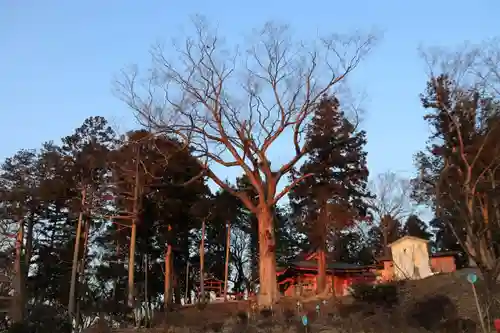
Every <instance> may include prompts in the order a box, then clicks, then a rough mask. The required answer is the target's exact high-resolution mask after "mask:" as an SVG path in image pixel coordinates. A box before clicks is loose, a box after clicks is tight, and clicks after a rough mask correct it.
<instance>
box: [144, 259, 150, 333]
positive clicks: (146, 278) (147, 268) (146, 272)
mask: <svg viewBox="0 0 500 333" xmlns="http://www.w3.org/2000/svg"><path fill="white" fill-rule="evenodd" d="M148 270H149V257H148V255H147V254H145V255H144V304H145V305H146V318H145V322H146V323H145V324H146V327H149V323H150V320H151V314H150V313H149V309H150V307H149V295H148V288H149V286H148Z"/></svg>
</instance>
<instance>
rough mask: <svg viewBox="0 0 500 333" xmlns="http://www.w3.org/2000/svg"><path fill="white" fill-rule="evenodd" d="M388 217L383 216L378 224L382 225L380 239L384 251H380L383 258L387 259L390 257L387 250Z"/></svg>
mask: <svg viewBox="0 0 500 333" xmlns="http://www.w3.org/2000/svg"><path fill="white" fill-rule="evenodd" d="M388 218H389V217H388V216H387V215H384V216H383V217H382V220H381V221H380V223H381V224H382V239H383V246H384V249H383V251H382V253H383V255H384V257H389V256H390V252H389V251H390V249H389V246H388V245H389V221H388Z"/></svg>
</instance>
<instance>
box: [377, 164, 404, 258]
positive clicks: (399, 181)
mask: <svg viewBox="0 0 500 333" xmlns="http://www.w3.org/2000/svg"><path fill="white" fill-rule="evenodd" d="M369 187H370V190H371V192H372V193H373V194H374V196H373V197H372V198H370V199H369V200H368V201H369V207H370V211H371V213H372V215H373V219H374V222H375V223H377V225H376V226H375V228H376V229H374V231H375V232H376V234H378V235H380V238H381V239H380V240H381V245H382V248H381V254H384V255H385V256H388V255H389V254H390V253H389V247H388V246H387V245H389V243H391V242H392V241H394V240H395V239H396V238H399V237H400V236H401V232H400V231H401V230H400V229H401V221H403V220H406V218H407V217H408V216H410V215H411V213H412V212H413V208H412V204H411V191H412V187H411V183H410V180H409V179H406V178H403V177H401V176H400V175H398V174H397V173H395V172H392V171H387V172H385V173H381V174H379V175H377V177H376V178H375V179H374V180H373V181H371V182H370V185H369ZM377 238H378V237H377Z"/></svg>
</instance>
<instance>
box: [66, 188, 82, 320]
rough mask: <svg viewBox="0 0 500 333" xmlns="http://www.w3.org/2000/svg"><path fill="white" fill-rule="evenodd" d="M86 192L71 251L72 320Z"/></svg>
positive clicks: (70, 310) (70, 312)
mask: <svg viewBox="0 0 500 333" xmlns="http://www.w3.org/2000/svg"><path fill="white" fill-rule="evenodd" d="M86 195H87V192H86V190H85V188H83V189H82V200H81V208H80V214H79V215H78V225H77V227H76V238H75V248H74V250H73V262H72V265H71V281H70V288H69V304H68V312H69V315H70V316H71V318H72V319H74V316H75V291H76V282H77V281H76V274H77V269H78V257H79V254H80V240H81V237H82V224H83V210H84V209H85V208H84V207H85V203H86Z"/></svg>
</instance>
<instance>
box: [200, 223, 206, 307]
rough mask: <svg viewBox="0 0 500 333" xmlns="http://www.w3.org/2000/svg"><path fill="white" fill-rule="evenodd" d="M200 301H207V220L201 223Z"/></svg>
mask: <svg viewBox="0 0 500 333" xmlns="http://www.w3.org/2000/svg"><path fill="white" fill-rule="evenodd" d="M200 302H201V303H204V302H205V220H203V221H202V225H201V242H200Z"/></svg>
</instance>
